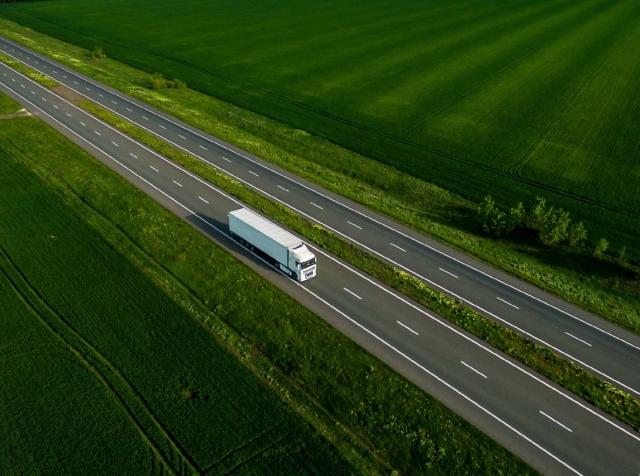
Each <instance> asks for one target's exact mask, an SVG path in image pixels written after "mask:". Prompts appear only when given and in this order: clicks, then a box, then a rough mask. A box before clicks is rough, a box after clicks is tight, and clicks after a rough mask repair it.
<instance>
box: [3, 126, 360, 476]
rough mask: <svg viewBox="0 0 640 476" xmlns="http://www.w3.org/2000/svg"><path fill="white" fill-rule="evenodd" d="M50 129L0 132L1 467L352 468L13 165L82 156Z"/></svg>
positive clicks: (52, 470)
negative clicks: (72, 154) (67, 154)
mask: <svg viewBox="0 0 640 476" xmlns="http://www.w3.org/2000/svg"><path fill="white" fill-rule="evenodd" d="M42 134H45V135H44V136H43V135H42ZM46 134H48V135H49V136H51V134H52V133H51V132H50V131H49V132H47V128H46V126H44V125H42V124H40V123H39V122H37V121H36V120H35V119H30V118H27V119H13V120H11V121H2V127H1V128H0V304H1V305H0V309H1V314H2V319H1V320H0V381H2V385H0V408H1V409H2V411H0V434H2V435H3V437H2V438H1V439H0V473H2V474H38V473H42V474H61V473H65V474H67V473H68V474H73V473H75V474H79V473H105V472H108V473H113V474H115V473H117V474H143V473H144V474H152V473H160V472H166V471H167V470H170V471H173V472H176V473H193V472H195V471H207V470H209V471H212V472H214V473H219V472H229V471H231V470H234V469H235V470H239V471H241V472H252V471H256V472H262V471H264V470H265V469H266V468H269V469H270V470H273V471H276V472H281V473H283V474H293V473H298V472H299V471H300V468H308V470H309V472H312V473H313V472H318V471H321V470H325V469H328V470H329V471H330V472H332V473H333V472H337V473H342V472H344V471H345V470H347V471H348V469H347V468H346V467H345V464H344V462H343V461H342V460H341V458H340V457H339V456H338V455H337V453H336V451H335V450H334V449H333V448H332V447H331V446H330V445H329V444H328V443H327V442H326V441H325V440H323V439H322V438H321V437H319V435H318V434H317V433H316V432H314V431H313V430H312V429H311V428H310V427H309V426H308V425H307V424H305V423H304V422H302V421H301V420H300V419H299V418H298V417H297V416H295V415H294V414H293V413H292V412H291V411H289V410H288V409H287V408H286V407H285V406H284V405H283V404H282V403H281V402H280V401H279V400H278V397H277V396H275V395H274V394H273V393H272V392H271V391H270V390H268V389H266V388H265V387H264V386H263V385H262V384H260V383H259V382H258V380H257V379H256V377H255V376H254V375H253V374H252V373H250V372H249V370H248V369H246V368H245V367H244V366H243V365H242V364H241V363H240V362H239V361H238V360H237V359H236V357H234V356H233V355H232V354H230V353H229V352H228V351H227V350H225V349H223V348H222V347H221V346H220V345H219V344H217V342H216V340H214V338H213V337H212V336H211V335H210V334H209V333H208V332H207V331H206V330H205V329H204V328H203V327H202V326H201V325H200V324H199V323H197V322H196V321H195V320H193V318H192V317H190V316H189V315H188V314H187V313H186V312H185V311H184V310H183V309H182V308H181V307H179V306H178V305H177V304H176V303H175V302H174V301H172V300H171V299H170V298H169V297H168V296H167V295H166V294H165V293H164V292H163V291H162V290H161V289H160V288H158V287H157V286H156V285H155V284H153V283H152V282H151V281H150V280H149V279H148V278H147V277H146V276H144V275H143V274H142V273H141V272H140V271H139V270H138V269H137V268H136V267H134V266H133V265H132V264H131V263H130V262H129V261H128V260H127V259H125V258H124V257H123V256H122V255H120V254H119V253H118V252H116V251H115V250H114V249H113V248H112V247H110V246H109V245H108V244H107V243H106V242H105V241H104V240H103V238H102V237H101V236H100V235H99V234H98V233H97V232H96V231H95V230H94V229H93V228H91V227H90V226H89V225H88V224H87V223H85V221H83V220H82V219H81V218H80V217H79V216H78V215H77V214H76V213H74V211H73V210H71V209H70V208H68V207H67V206H65V205H64V204H63V203H62V202H61V200H60V198H59V197H58V196H57V195H56V194H55V193H53V192H52V191H51V190H50V189H48V188H47V186H45V185H44V184H43V183H42V182H41V181H40V180H39V179H38V178H37V177H36V176H35V175H34V174H32V173H31V172H29V171H28V170H27V169H26V168H25V167H24V166H23V165H21V163H20V162H19V161H16V160H15V158H16V157H18V156H20V157H22V159H25V157H31V158H35V157H37V158H38V160H42V161H49V160H53V161H57V160H58V159H59V157H61V155H63V154H64V153H65V152H68V151H72V150H75V149H72V148H69V146H68V145H67V146H65V147H66V149H65V147H56V146H54V145H51V144H52V143H53V142H56V143H57V144H58V146H60V145H61V143H60V139H56V138H55V136H53V139H54V140H53V141H47V139H46V137H47V136H46ZM38 137H40V138H41V139H40V140H41V142H38V141H37V140H35V139H36V138H38ZM50 139H51V137H50ZM76 153H77V152H76ZM76 160H77V157H76ZM81 160H85V159H81ZM150 218H151V217H150Z"/></svg>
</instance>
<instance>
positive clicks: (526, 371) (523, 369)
mask: <svg viewBox="0 0 640 476" xmlns="http://www.w3.org/2000/svg"><path fill="white" fill-rule="evenodd" d="M0 40H1V39H0ZM7 68H8V69H11V68H10V67H7ZM12 71H15V70H12ZM16 73H17V74H18V75H20V76H23V78H24V79H26V80H27V81H29V82H31V83H33V84H35V85H36V87H38V88H41V89H43V90H46V91H48V92H49V94H52V95H54V96H57V97H58V98H59V99H60V100H61V101H64V102H66V103H67V104H69V106H71V107H72V108H74V109H77V110H78V111H79V112H80V113H82V114H84V115H86V116H88V117H91V118H92V119H93V120H95V121H97V122H99V123H101V124H103V125H104V126H105V127H107V128H109V129H111V130H113V131H114V132H115V133H116V134H119V135H120V136H122V137H124V138H125V139H127V140H128V141H130V142H132V143H133V144H136V145H137V146H138V147H140V148H142V149H144V150H146V151H147V152H149V153H150V154H152V155H155V156H156V157H158V158H160V159H161V160H163V161H164V162H166V163H167V164H168V165H171V166H172V167H174V168H176V169H178V170H180V171H182V172H183V173H184V174H186V175H188V176H189V177H191V178H193V179H195V180H196V181H198V182H200V183H202V184H203V185H205V186H206V187H208V188H209V189H211V190H213V191H215V192H216V193H218V194H220V195H222V196H224V197H226V198H228V199H229V200H231V201H233V202H234V203H236V204H238V205H239V206H242V207H245V205H244V204H243V203H242V202H240V201H239V200H237V199H235V198H234V197H232V196H230V195H228V194H227V193H225V192H223V191H221V190H218V189H217V188H215V187H214V186H213V185H211V184H210V183H208V182H206V181H205V180H203V179H202V178H200V177H199V176H197V175H195V174H193V173H192V172H190V171H188V170H186V169H184V168H182V167H181V166H179V165H177V164H175V163H173V162H172V161H170V160H169V159H167V158H165V157H163V156H162V155H160V154H158V153H157V152H155V151H154V150H152V149H150V148H149V147H147V146H145V145H143V144H141V143H139V142H137V141H136V140H134V139H132V138H131V137H129V136H127V135H126V134H124V133H122V132H120V131H119V130H117V129H115V128H114V127H112V126H111V125H110V124H107V123H105V122H103V121H102V120H100V119H97V118H95V117H93V116H91V115H90V114H89V113H87V112H85V111H84V110H82V109H80V108H78V107H77V106H75V105H74V104H72V103H70V102H69V101H67V100H66V99H64V98H63V97H61V96H59V95H58V94H56V93H54V92H53V91H50V90H47V89H46V88H44V87H42V86H40V85H39V84H38V83H36V82H35V81H33V80H32V79H31V78H28V77H27V76H25V75H23V74H22V73H20V72H16ZM21 97H23V96H21ZM23 99H24V100H25V101H27V102H28V103H29V104H32V105H33V106H34V107H36V109H39V110H40V111H42V112H43V113H44V114H45V115H47V116H49V117H50V118H51V119H52V120H53V121H54V122H57V123H58V124H60V125H61V126H62V127H64V128H65V129H67V130H69V131H70V132H71V133H72V134H74V135H76V136H78V137H79V138H80V139H82V140H83V141H85V142H87V143H88V144H89V145H91V146H92V147H94V148H96V149H97V150H99V151H100V152H102V153H104V154H105V155H107V156H108V157H110V158H112V157H111V156H110V155H109V154H106V153H105V152H103V151H102V149H100V148H99V147H97V146H95V145H93V143H91V142H89V141H88V140H87V139H85V138H83V137H82V136H81V135H79V134H78V133H76V132H75V131H73V130H71V129H70V128H69V127H67V126H66V125H64V124H63V123H62V122H60V121H58V120H57V119H55V118H54V117H53V116H51V115H50V114H49V113H47V112H46V111H44V109H42V108H40V107H38V106H36V105H35V104H34V103H32V102H31V101H29V100H28V99H26V98H24V97H23ZM122 117H124V116H122ZM125 119H126V118H125ZM174 145H175V144H174ZM112 159H113V158H112ZM113 160H116V159H113ZM116 162H117V160H116ZM118 163H119V164H120V162H118ZM121 165H122V164H121ZM122 166H123V167H125V168H126V169H127V170H129V169H128V167H126V166H124V165H122ZM132 173H134V172H132ZM142 180H144V181H145V182H147V181H146V180H145V179H142ZM309 246H310V247H311V248H313V249H314V250H316V251H317V252H318V253H320V254H322V255H324V256H325V257H327V258H328V259H331V260H332V261H334V262H335V263H337V264H338V265H340V266H342V267H343V268H346V269H348V270H350V271H351V272H352V273H353V274H356V275H357V276H360V277H361V278H362V279H364V280H366V281H368V282H370V283H371V284H373V285H374V286H376V287H378V288H380V289H381V290H383V291H384V292H386V293H387V294H390V295H391V296H394V297H395V298H396V299H397V300H399V301H401V302H404V303H405V304H407V305H408V306H410V307H412V308H414V309H415V310H417V311H418V312H420V313H421V314H423V315H425V316H427V317H428V318H430V319H432V320H433V321H434V322H436V323H438V324H440V325H441V326H444V327H446V328H447V329H449V330H450V331H452V332H454V333H456V334H458V335H459V336H461V337H462V338H463V339H465V340H467V341H469V342H471V343H472V344H474V345H476V346H477V347H480V348H482V349H483V350H485V351H486V352H488V353H490V354H491V355H493V356H494V357H496V358H498V359H499V360H501V361H503V362H504V363H506V364H507V365H509V366H511V367H513V368H515V369H516V370H518V371H520V372H521V373H523V374H525V375H527V376H529V377H530V378H531V379H533V380H535V381H537V382H538V383H540V384H541V385H543V386H545V387H547V388H548V389H550V390H551V391H553V392H555V393H557V394H558V395H560V396H562V397H564V398H565V399H566V400H568V401H570V402H572V403H573V404H575V405H577V406H579V407H580V408H582V409H583V410H585V411H587V412H588V413H591V414H592V415H593V416H595V417H596V418H598V419H600V420H602V421H604V422H605V423H608V424H609V425H610V426H612V427H614V428H616V429H617V430H619V431H621V432H622V433H624V434H625V435H627V436H629V437H631V438H632V439H634V440H636V441H638V442H640V436H638V435H636V434H635V433H632V432H630V431H629V430H627V429H626V428H624V427H622V426H620V425H619V424H618V423H616V422H615V421H613V420H610V419H609V418H608V415H606V416H605V415H601V414H600V413H598V412H597V411H595V410H593V409H592V408H589V407H588V406H587V405H585V404H583V403H582V402H580V401H579V400H577V399H576V398H575V397H573V396H572V395H571V394H569V393H565V391H563V390H560V389H558V388H555V387H554V386H553V385H551V384H550V383H548V382H546V381H544V380H543V379H542V378H541V377H538V376H536V375H535V374H533V373H532V372H531V371H529V369H528V368H526V367H524V366H523V365H522V364H516V363H515V362H512V361H510V360H509V359H507V358H505V357H503V356H502V355H500V354H499V353H498V352H497V351H495V350H493V349H491V348H489V347H487V346H486V345H485V344H484V342H481V341H480V340H475V339H473V338H471V337H469V336H467V335H466V334H464V333H463V332H461V331H460V330H458V329H456V328H455V327H453V326H452V325H451V324H450V323H449V322H445V321H444V320H443V319H441V318H436V317H434V316H433V315H431V314H429V313H428V312H426V311H425V310H423V309H421V308H419V307H418V306H416V305H415V304H413V303H411V302H410V301H408V300H407V299H405V298H404V297H402V296H400V295H398V294H396V293H394V292H392V291H390V290H388V289H386V288H385V287H384V286H382V285H380V284H378V283H376V282H374V281H373V280H372V279H370V278H369V277H367V276H365V275H363V274H362V273H360V272H359V271H357V270H355V269H353V268H351V267H350V266H348V265H346V264H344V263H342V262H340V261H339V260H337V259H335V258H333V257H332V256H331V255H329V254H328V253H326V252H324V251H323V250H321V249H319V248H317V247H314V246H311V245H309ZM277 271H278V272H280V271H279V270H277ZM296 284H298V285H299V286H300V287H301V288H302V289H304V290H306V291H307V292H310V293H311V291H309V290H307V288H306V287H304V286H302V285H301V284H300V283H296ZM312 294H313V293H312ZM314 296H315V294H314ZM318 299H320V300H321V301H322V302H323V303H325V304H327V305H329V306H330V307H331V308H332V309H334V310H336V309H335V307H334V306H332V305H331V304H329V303H327V302H326V301H324V300H323V299H322V298H320V297H318ZM337 311H338V312H340V313H341V314H344V313H342V312H341V311H339V310H337ZM398 352H400V351H398ZM418 365H419V364H418ZM467 398H468V397H467ZM496 418H497V417H496ZM514 431H516V432H517V433H519V432H518V431H517V430H515V429H514ZM523 437H524V436H523ZM525 438H526V437H525ZM528 441H529V440H528ZM541 449H542V448H541ZM542 450H543V451H545V452H547V451H546V450H544V449H542ZM549 454H550V453H549Z"/></svg>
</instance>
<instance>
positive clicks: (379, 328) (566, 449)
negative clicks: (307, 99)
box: [0, 65, 640, 474]
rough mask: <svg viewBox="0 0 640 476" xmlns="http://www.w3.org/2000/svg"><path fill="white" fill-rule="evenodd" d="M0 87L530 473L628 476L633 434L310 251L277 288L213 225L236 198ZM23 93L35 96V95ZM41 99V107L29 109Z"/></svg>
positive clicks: (92, 122)
mask: <svg viewBox="0 0 640 476" xmlns="http://www.w3.org/2000/svg"><path fill="white" fill-rule="evenodd" d="M5 73H6V74H7V76H4V74H5ZM11 78H13V79H15V80H16V81H15V82H12V81H10V79H11ZM0 84H1V85H2V87H3V88H8V89H7V90H8V92H10V93H11V95H12V96H13V97H14V98H16V99H17V100H19V102H21V103H22V104H23V105H25V106H26V107H27V108H28V109H30V110H31V111H32V112H36V113H38V114H39V115H40V116H41V117H42V118H43V119H45V120H46V121H48V122H49V123H51V124H52V125H54V127H57V128H58V129H60V130H61V131H63V132H64V133H65V134H67V135H68V136H69V137H71V138H72V139H73V140H75V141H76V142H77V143H78V144H80V145H82V146H83V147H85V148H86V149H87V150H89V151H91V152H92V153H94V154H95V155H96V157H97V158H99V159H100V160H102V161H103V162H104V163H105V164H107V165H109V166H111V167H113V168H114V170H116V171H117V172H119V173H120V174H122V175H123V176H125V177H126V178H127V179H129V180H130V181H132V182H133V183H134V184H137V185H139V186H140V187H141V188H142V189H143V190H145V191H146V192H147V193H149V194H150V195H151V196H153V197H154V198H156V199H157V200H158V201H159V202H161V203H163V204H164V205H165V206H167V207H168V208H170V209H171V210H173V211H175V212H176V213H178V214H179V215H180V216H182V217H184V218H185V219H186V220H187V221H189V222H190V223H192V224H194V225H195V226H197V227H198V228H199V229H201V230H202V231H203V232H205V233H207V234H208V236H210V237H211V238H212V239H215V240H217V241H219V242H220V243H221V244H222V245H223V246H226V247H228V248H229V249H230V250H231V251H232V252H234V253H236V254H237V255H238V256H239V257H241V259H243V260H244V261H245V262H247V264H249V265H250V266H252V267H254V269H256V270H257V271H258V272H261V273H262V274H263V275H264V276H265V277H267V278H268V279H271V280H272V281H273V282H274V283H276V284H277V285H278V286H280V287H282V289H284V290H285V291H286V292H288V293H290V294H291V295H293V296H294V297H296V298H297V299H299V300H300V301H301V302H302V303H303V304H305V305H307V306H309V307H311V308H312V309H314V310H316V312H318V313H319V314H320V315H321V316H322V317H323V318H325V319H327V320H328V321H329V322H330V323H332V324H333V325H335V326H337V327H338V328H340V329H341V330H342V331H343V332H345V333H346V334H348V335H349V336H350V337H352V338H353V339H354V340H356V341H357V342H358V343H360V344H361V345H363V346H365V347H366V348H367V349H368V350H369V351H370V352H372V353H373V354H374V355H377V356H379V357H380V358H381V359H383V360H384V361H386V362H388V363H389V365H391V366H392V367H393V368H395V369H397V370H398V371H399V372H401V373H403V374H404V375H406V376H407V377H408V378H410V379H411V380H412V381H414V382H415V383H416V384H417V385H419V386H421V387H422V388H424V389H425V390H427V391H428V392H429V393H431V394H432V395H434V396H436V397H437V398H439V399H440V400H441V401H443V402H445V403H446V404H447V405H448V406H450V407H451V408H452V409H454V410H455V411H457V412H458V413H460V414H461V415H463V416H464V417H465V418H467V419H468V420H469V421H471V422H472V423H474V424H475V425H477V426H478V427H480V428H481V429H482V430H483V431H485V432H486V433H487V434H489V435H490V436H492V437H493V438H495V439H496V440H497V441H498V442H500V443H501V444H502V445H504V446H505V447H507V448H508V449H510V450H511V451H513V452H514V453H516V454H518V455H519V456H521V457H522V458H523V459H524V460H525V461H527V462H529V463H530V464H532V465H533V466H534V467H536V468H538V469H539V470H540V471H543V472H546V473H554V474H556V473H557V474H563V473H566V474H591V473H604V472H607V471H609V470H611V468H616V471H617V473H618V474H636V472H637V467H636V463H637V462H636V458H635V455H636V454H637V453H638V451H639V450H640V437H638V436H637V434H636V432H634V431H632V430H630V429H629V428H627V427H625V426H624V425H622V424H620V423H619V422H616V421H615V420H614V419H612V418H611V417H609V416H607V415H605V414H603V413H602V412H600V411H598V410H596V409H594V408H593V407H591V406H589V405H587V404H585V403H584V402H582V401H580V400H578V399H576V398H575V397H574V396H572V395H571V394H569V393H567V392H565V391H564V390H563V389H560V388H558V387H556V386H555V385H552V384H550V383H548V382H547V381H546V380H545V379H543V378H541V377H540V376H538V375H536V374H535V373H533V372H531V371H530V370H528V369H527V368H525V367H523V366H521V365H519V364H516V363H514V362H512V361H511V360H510V359H508V358H506V357H504V356H503V355H502V354H500V353H499V352H496V351H495V350H493V349H491V348H490V347H488V346H487V345H486V344H484V343H483V342H481V341H479V340H477V339H475V338H473V337H470V336H468V335H467V334H465V333H464V332H461V331H460V330H458V329H457V328H455V327H454V326H452V325H451V324H449V323H448V322H447V321H445V320H443V319H441V318H439V317H438V316H434V315H433V314H431V313H429V312H428V311H427V310H425V309H423V308H421V307H420V306H417V305H415V304H414V303H412V302H410V301H408V300H407V299H406V298H404V297H403V296H401V295H398V294H397V293H395V292H394V291H392V290H390V289H388V288H386V287H385V286H383V285H381V284H380V283H378V282H376V281H375V280H372V279H371V278H369V277H367V276H366V275H364V274H362V273H360V272H358V271H357V270H354V269H353V268H351V267H350V266H349V265H347V264H346V263H343V262H341V261H339V260H337V259H335V258H334V257H332V256H330V255H328V254H326V253H324V252H323V251H322V250H320V249H318V248H315V247H312V248H313V250H314V252H315V253H316V255H317V256H318V259H319V270H320V272H319V275H318V277H317V278H315V279H313V280H311V281H308V282H305V283H304V285H303V284H301V283H298V282H295V281H292V280H290V279H288V278H287V277H285V276H283V275H282V274H281V273H279V272H278V271H277V270H275V269H273V268H269V267H267V266H266V264H265V263H264V262H261V260H260V259H259V257H257V256H255V255H252V254H251V253H249V252H248V251H247V250H244V249H242V248H240V247H239V246H238V245H237V244H235V243H234V242H233V241H232V240H230V238H229V236H228V234H227V230H226V227H225V225H224V223H226V215H227V213H228V212H229V211H230V210H233V209H235V208H238V207H240V206H241V205H242V204H241V203H239V202H238V201H237V200H235V199H234V198H232V197H230V196H228V195H227V194H225V193H224V192H223V191H221V190H218V189H216V188H215V187H213V186H212V185H210V184H208V183H207V182H206V181H204V180H202V179H201V178H199V177H198V176H196V175H195V174H193V173H191V172H190V171H188V170H185V169H183V168H181V167H180V166H178V165H176V164H174V163H173V162H171V161H169V160H167V159H166V158H164V157H162V156H160V155H158V154H157V153H155V152H153V151H151V150H149V149H148V148H146V147H145V146H143V145H142V144H139V143H138V142H136V141H135V140H132V139H131V138H129V137H127V136H125V135H123V134H122V133H120V132H119V131H117V130H115V129H113V128H112V127H111V126H109V125H107V124H105V123H103V122H101V121H99V120H97V119H95V118H94V117H92V116H91V115H89V114H87V113H85V112H84V111H82V110H80V109H79V108H77V107H75V106H73V105H72V104H71V103H69V102H67V101H66V100H64V99H63V98H62V97H60V96H58V95H57V94H55V93H53V92H51V91H49V90H46V89H45V88H43V87H41V86H39V85H38V84H36V83H35V82H33V81H31V80H29V79H28V78H27V77H25V76H23V75H22V74H20V73H17V72H15V71H13V70H11V69H10V68H8V67H6V66H5V65H0ZM19 84H24V85H26V86H27V87H26V88H20V87H19ZM30 90H34V91H36V92H37V93H38V94H37V95H36V96H35V97H34V96H33V95H31V94H30V92H29V91H30ZM40 96H42V97H45V98H46V99H47V101H46V102H45V101H40V100H39V99H38V97H40ZM53 104H56V105H57V106H58V108H57V109H56V108H53ZM80 121H82V122H84V123H85V124H86V125H85V126H83V125H81V124H80ZM94 132H100V135H99V136H98V135H96V134H95V133H94ZM114 141H115V142H117V143H118V144H119V146H118V147H115V146H114V145H113V143H112V142H114ZM131 154H134V155H135V156H136V157H137V158H134V157H133V156H132V155H131ZM151 167H154V168H155V169H156V170H157V172H155V171H153V170H152V169H151ZM174 180H175V181H177V182H179V183H180V184H181V185H182V186H181V187H179V186H177V185H176V184H175V183H173V181H174ZM203 199H204V200H203ZM232 285H233V283H230V286H232ZM346 290H348V291H349V292H347V291H346ZM400 323H401V324H400ZM462 362H464V364H463V363H462ZM465 364H466V365H465ZM469 366H470V367H471V368H469ZM472 369H473V370H472ZM478 372H479V373H478ZM481 374H482V375H481ZM483 376H484V377H483ZM485 377H486V378H485ZM487 382H490V384H487ZM541 411H542V412H544V413H545V414H546V415H550V416H553V417H554V418H556V417H557V419H558V421H562V423H563V424H564V425H566V426H568V427H570V428H571V429H572V430H573V431H572V432H567V431H566V430H564V429H563V428H561V427H559V426H558V425H557V424H555V423H554V422H553V421H551V420H549V419H548V418H546V417H545V416H543V415H542V414H541V413H540V412H541Z"/></svg>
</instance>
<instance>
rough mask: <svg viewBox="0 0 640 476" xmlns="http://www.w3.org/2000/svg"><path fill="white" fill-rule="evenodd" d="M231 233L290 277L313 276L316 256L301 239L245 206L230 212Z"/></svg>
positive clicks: (308, 277) (304, 278)
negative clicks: (259, 252)
mask: <svg viewBox="0 0 640 476" xmlns="http://www.w3.org/2000/svg"><path fill="white" fill-rule="evenodd" d="M228 218H229V231H230V232H231V235H232V236H233V237H234V238H236V239H237V240H238V241H239V242H240V243H242V244H243V245H244V246H246V247H247V248H249V249H250V250H259V251H261V252H262V254H263V255H264V256H265V258H266V259H267V260H268V261H270V262H271V263H272V264H273V265H274V266H276V267H277V268H279V269H280V270H282V271H284V272H285V273H287V274H288V275H289V276H291V277H292V278H293V279H296V280H298V281H306V280H307V279H311V278H313V277H314V276H315V275H316V257H315V255H314V254H313V253H312V252H311V251H309V248H307V246H306V245H305V244H304V243H303V242H302V240H300V238H298V237H296V236H294V235H292V234H291V233H289V232H288V231H286V230H283V229H282V228H280V227H279V226H278V225H276V224H275V223H271V222H270V221H269V220H266V219H264V218H262V217H261V216H260V215H258V214H256V213H253V212H252V211H251V210H248V209H246V208H240V209H239V210H234V211H232V212H230V213H229V215H228Z"/></svg>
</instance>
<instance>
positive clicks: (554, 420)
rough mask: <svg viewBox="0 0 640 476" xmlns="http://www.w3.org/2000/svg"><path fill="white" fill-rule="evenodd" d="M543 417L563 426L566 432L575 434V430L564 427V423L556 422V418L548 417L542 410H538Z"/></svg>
mask: <svg viewBox="0 0 640 476" xmlns="http://www.w3.org/2000/svg"><path fill="white" fill-rule="evenodd" d="M538 411H539V412H540V413H541V414H542V415H543V416H545V417H547V418H548V419H549V420H551V421H552V422H554V423H555V424H556V425H559V426H561V427H562V428H564V429H565V430H567V431H568V432H570V433H573V430H572V429H571V428H569V427H568V426H567V425H563V424H562V423H560V422H559V421H558V420H556V419H555V418H553V417H552V416H549V415H547V414H546V413H545V412H543V411H542V410H538Z"/></svg>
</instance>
